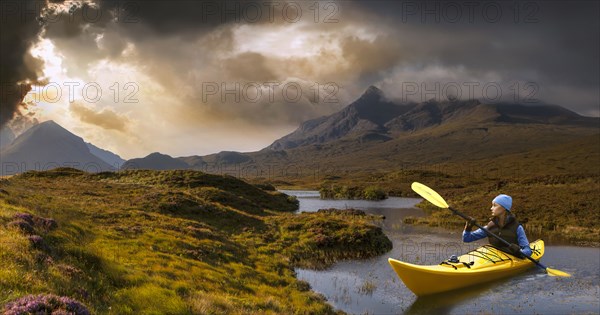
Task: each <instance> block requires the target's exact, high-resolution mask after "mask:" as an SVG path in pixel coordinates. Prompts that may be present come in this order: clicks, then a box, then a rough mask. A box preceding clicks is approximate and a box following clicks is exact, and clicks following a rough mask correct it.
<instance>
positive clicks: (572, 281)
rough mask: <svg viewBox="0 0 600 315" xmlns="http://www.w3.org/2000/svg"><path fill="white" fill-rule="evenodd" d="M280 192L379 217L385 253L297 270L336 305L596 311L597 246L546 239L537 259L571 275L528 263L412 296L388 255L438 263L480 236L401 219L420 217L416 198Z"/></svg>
mask: <svg viewBox="0 0 600 315" xmlns="http://www.w3.org/2000/svg"><path fill="white" fill-rule="evenodd" d="M287 193H289V194H294V195H298V198H299V200H300V209H301V211H315V210H317V209H322V208H332V207H334V208H341V209H344V208H358V209H362V210H365V211H366V212H369V213H373V214H380V215H384V216H385V217H386V219H385V220H384V222H383V229H384V231H385V233H386V235H388V237H389V238H390V239H391V240H392V243H393V245H394V248H393V249H392V251H390V252H388V253H386V254H384V255H382V256H379V257H374V258H371V259H368V260H361V261H344V262H341V263H338V264H336V265H335V266H333V267H332V268H330V269H328V270H324V271H313V270H305V269H297V270H296V271H297V276H298V278H299V279H302V280H305V281H307V282H309V283H310V285H311V287H312V289H313V290H314V291H316V292H319V293H321V294H323V295H324V296H325V297H327V299H328V301H329V303H330V304H332V305H333V306H334V307H335V308H337V309H341V310H344V311H346V312H348V313H351V314H365V313H368V314H402V313H404V314H465V313H467V314H472V313H493V314H531V313H543V314H573V313H575V314H581V313H593V314H598V313H600V270H599V268H600V249H598V248H584V247H575V246H551V245H552V244H546V245H547V246H546V253H545V255H544V258H543V259H542V262H543V263H544V264H546V265H547V266H548V267H551V268H556V269H560V270H564V271H566V272H569V273H571V274H573V277H571V278H559V277H550V276H547V275H545V274H544V273H542V272H539V271H538V270H537V269H535V268H534V269H531V270H529V271H527V272H525V273H523V274H521V275H519V276H516V277H512V278H508V279H503V280H499V281H495V282H491V283H487V284H482V285H479V286H475V287H471V288H467V289H462V290H457V291H453V292H449V293H442V294H438V295H434V296H429V297H423V298H418V299H417V298H416V297H415V295H414V294H413V293H412V292H411V291H410V290H408V289H407V288H406V287H405V286H404V284H403V283H402V281H401V280H400V279H399V278H398V277H397V276H396V274H395V273H394V271H393V270H392V268H391V267H390V266H389V264H388V262H387V258H388V257H394V258H397V259H400V260H403V261H408V262H411V263H417V264H423V265H427V264H437V263H439V262H440V261H442V260H444V259H447V258H448V257H449V256H450V255H452V254H461V253H464V252H467V251H469V250H471V249H473V248H475V247H478V246H480V245H483V244H484V242H483V241H480V242H476V243H469V244H465V243H462V242H461V241H460V232H461V231H456V232H452V233H448V232H434V231H432V230H431V229H427V228H422V227H411V226H406V225H404V224H403V223H402V220H403V218H404V217H406V216H407V215H411V216H422V215H423V213H422V211H421V210H419V209H416V208H414V205H415V204H416V203H418V202H419V201H420V200H419V199H405V198H390V199H388V200H385V201H383V202H377V201H365V200H320V199H318V196H319V195H318V192H303V193H299V194H296V193H294V192H287ZM302 194H304V195H305V196H307V197H302Z"/></svg>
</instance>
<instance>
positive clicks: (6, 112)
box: [0, 1, 45, 128]
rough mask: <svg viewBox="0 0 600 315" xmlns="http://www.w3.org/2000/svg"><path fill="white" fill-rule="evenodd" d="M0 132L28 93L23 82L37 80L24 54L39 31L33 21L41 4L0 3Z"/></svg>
mask: <svg viewBox="0 0 600 315" xmlns="http://www.w3.org/2000/svg"><path fill="white" fill-rule="evenodd" d="M0 5H1V6H0V15H1V16H0V19H1V21H0V60H1V62H2V66H1V67H0V89H1V91H0V97H1V98H0V128H1V127H2V126H4V124H6V123H7V122H8V121H9V120H11V119H12V118H13V116H14V114H15V112H16V111H17V108H18V106H19V104H21V101H22V100H23V96H25V94H27V92H28V91H29V89H30V88H29V86H28V85H27V84H19V82H23V81H26V80H29V81H35V80H36V79H37V73H36V65H39V62H31V61H33V60H31V59H30V62H28V63H26V57H25V56H26V53H27V51H28V50H29V47H30V46H31V44H32V42H33V41H34V40H35V37H36V36H37V34H38V33H39V31H40V30H41V24H40V22H39V21H38V20H37V18H38V17H39V16H40V12H41V10H42V9H43V7H44V5H45V3H44V2H43V1H19V2H17V1H12V2H11V1H2V2H1V3H0Z"/></svg>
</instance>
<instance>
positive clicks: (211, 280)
mask: <svg viewBox="0 0 600 315" xmlns="http://www.w3.org/2000/svg"><path fill="white" fill-rule="evenodd" d="M1 185H2V187H1V189H2V193H1V194H0V244H1V245H0V246H1V247H0V249H1V250H0V256H1V257H0V259H1V260H2V262H3V263H2V265H1V266H0V297H1V298H0V305H4V304H6V303H7V302H9V301H12V300H14V299H16V298H18V297H21V296H24V295H26V294H37V293H52V294H57V295H61V296H70V297H73V298H75V299H77V300H79V301H81V302H83V303H84V304H86V305H87V306H88V307H89V308H90V310H91V311H92V312H93V313H98V314H140V313H143V314H198V313H201V314H211V313H213V314H222V313H228V314H255V313H274V314H275V313H277V314H280V313H285V314H330V313H334V310H333V309H332V308H331V306H329V305H328V304H327V303H326V301H324V299H323V298H322V297H321V296H319V295H317V294H315V293H313V292H311V291H310V290H309V286H308V285H307V284H306V283H304V282H301V281H298V280H297V279H296V278H295V273H294V269H293V268H294V267H295V266H313V267H323V266H326V265H328V264H331V263H332V262H334V261H336V260H338V259H343V258H349V257H352V258H357V257H370V256H372V255H374V254H377V253H382V252H384V251H386V250H388V249H389V248H390V247H389V240H387V238H386V237H385V236H384V235H383V233H382V232H381V230H380V229H379V228H377V227H376V226H375V225H373V223H372V221H373V220H375V219H376V218H373V217H370V216H365V215H364V214H362V215H350V216H348V215H340V214H333V213H330V212H320V213H311V214H301V215H293V214H290V213H286V212H290V211H291V210H294V209H296V207H297V204H295V201H294V200H293V199H289V198H288V197H287V196H285V195H283V194H280V193H278V192H275V191H272V190H270V191H264V190H261V189H258V188H256V187H255V186H252V185H249V184H246V183H245V182H243V181H240V180H237V179H234V178H229V177H220V176H215V175H208V176H207V175H206V174H203V173H200V172H193V171H186V172H179V171H127V172H121V173H101V174H88V173H83V172H79V171H76V170H72V169H57V170H55V171H48V172H29V173H25V174H23V175H20V176H14V177H12V178H10V179H9V180H3V181H2V183H1ZM281 210H284V211H281ZM17 213H30V214H32V215H35V216H39V217H43V218H52V219H54V220H55V221H56V222H57V224H58V227H57V228H55V229H53V230H44V229H40V228H37V227H36V228H35V231H34V233H36V234H37V235H39V236H40V237H41V239H42V240H43V243H44V244H45V246H36V245H34V243H32V241H31V240H30V239H29V238H28V237H29V236H28V235H27V233H26V232H24V231H22V230H20V229H19V228H17V227H14V226H10V224H9V223H10V222H11V221H13V220H15V218H14V216H15V214H17ZM297 225H299V226H300V227H299V228H298V226H297ZM324 236H326V237H329V239H327V241H326V242H324V241H323V237H324Z"/></svg>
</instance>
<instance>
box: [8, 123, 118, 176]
mask: <svg viewBox="0 0 600 315" xmlns="http://www.w3.org/2000/svg"><path fill="white" fill-rule="evenodd" d="M0 157H1V158H0V160H1V164H2V170H1V172H2V174H3V175H13V174H16V173H21V172H25V171H28V170H48V169H52V168H56V167H62V166H68V167H73V168H77V169H81V170H84V171H87V172H100V171H110V170H114V169H115V168H114V167H112V166H111V165H109V164H108V163H106V162H104V161H103V160H102V159H100V158H98V157H97V156H95V155H93V154H92V153H90V150H89V148H88V146H87V145H86V144H85V142H84V141H83V139H82V138H80V137H78V136H76V135H74V134H73V133H71V132H70V131H68V130H66V129H65V128H63V127H61V126H60V125H58V124H57V123H55V122H54V121H51V120H50V121H46V122H43V123H40V124H38V125H35V126H33V127H31V128H30V129H28V130H26V131H25V132H24V133H23V134H21V135H19V136H18V137H17V138H16V139H15V140H14V141H13V142H12V143H11V144H10V145H8V146H6V147H4V148H3V149H2V151H0Z"/></svg>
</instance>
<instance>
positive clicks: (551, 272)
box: [546, 268, 571, 277]
mask: <svg viewBox="0 0 600 315" xmlns="http://www.w3.org/2000/svg"><path fill="white" fill-rule="evenodd" d="M546 272H547V273H548V275H550V276H553V277H570V276H571V274H569V273H566V272H564V271H560V270H557V269H551V268H546Z"/></svg>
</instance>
